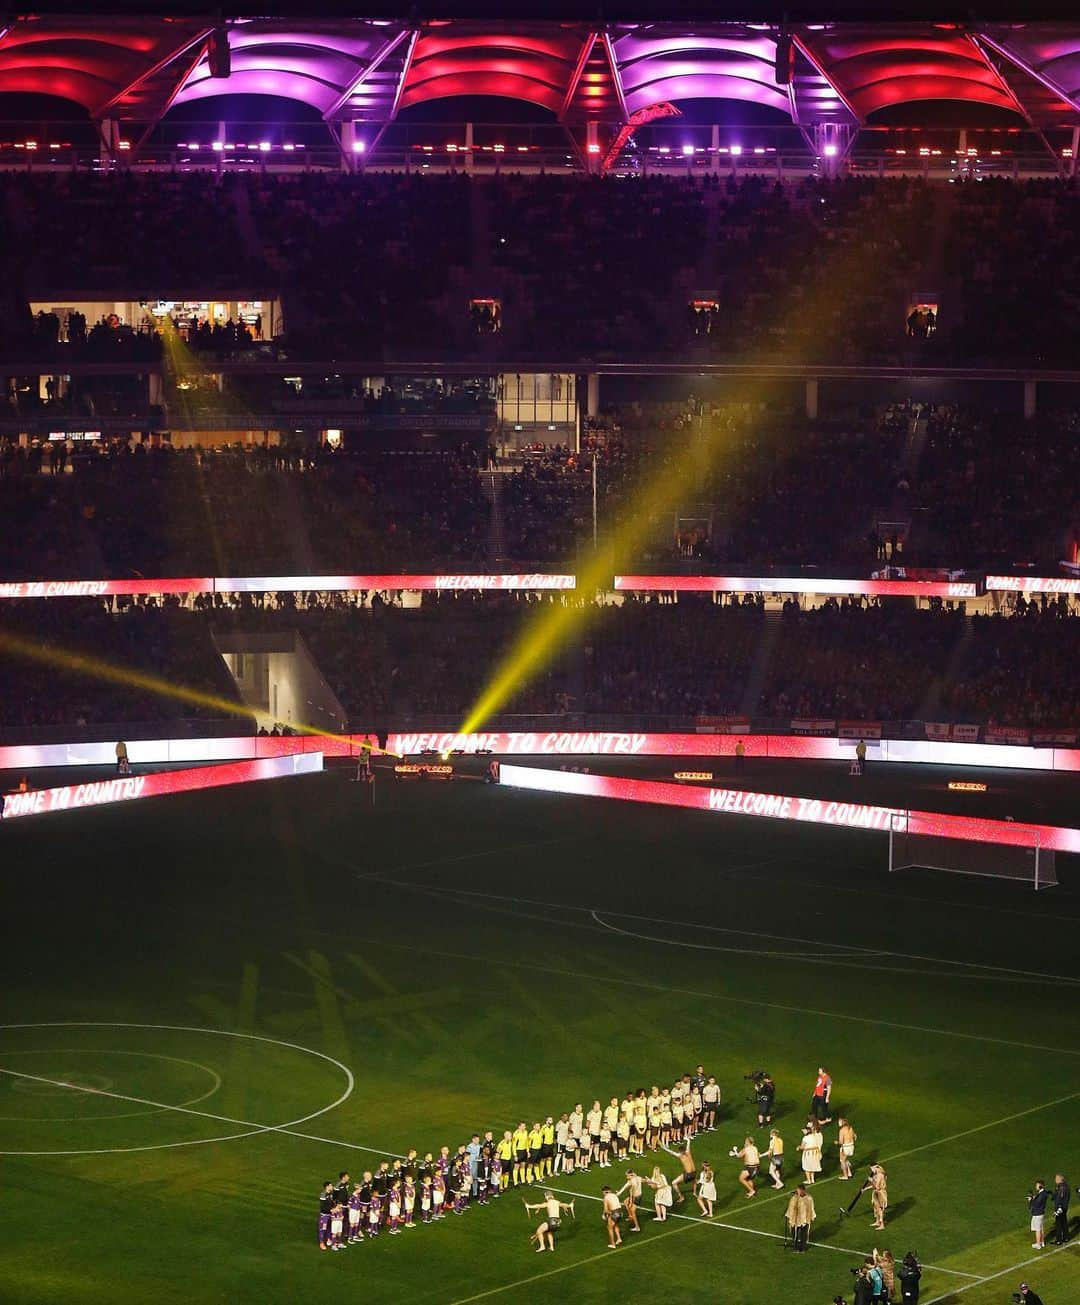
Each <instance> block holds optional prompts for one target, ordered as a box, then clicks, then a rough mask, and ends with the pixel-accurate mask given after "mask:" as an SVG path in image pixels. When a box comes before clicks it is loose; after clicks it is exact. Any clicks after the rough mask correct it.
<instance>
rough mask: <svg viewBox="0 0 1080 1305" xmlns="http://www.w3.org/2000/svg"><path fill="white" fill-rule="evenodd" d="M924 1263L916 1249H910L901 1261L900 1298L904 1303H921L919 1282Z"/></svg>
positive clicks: (915, 1304) (905, 1304)
mask: <svg viewBox="0 0 1080 1305" xmlns="http://www.w3.org/2000/svg"><path fill="white" fill-rule="evenodd" d="M921 1280H922V1265H921V1264H920V1263H919V1257H918V1256H917V1255H916V1254H915V1252H914V1251H908V1253H907V1254H906V1255H905V1256H904V1258H903V1259H902V1260H901V1261H900V1299H901V1301H903V1303H904V1305H919V1283H920V1281H921Z"/></svg>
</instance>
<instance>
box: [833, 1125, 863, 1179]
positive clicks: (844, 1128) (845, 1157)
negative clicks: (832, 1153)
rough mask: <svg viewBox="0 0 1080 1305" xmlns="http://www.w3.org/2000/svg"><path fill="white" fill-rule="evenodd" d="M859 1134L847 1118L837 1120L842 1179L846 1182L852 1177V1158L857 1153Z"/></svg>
mask: <svg viewBox="0 0 1080 1305" xmlns="http://www.w3.org/2000/svg"><path fill="white" fill-rule="evenodd" d="M858 1138H859V1135H858V1133H856V1132H855V1130H854V1129H853V1128H852V1127H851V1124H850V1123H849V1122H848V1121H847V1120H846V1119H843V1118H841V1119H839V1120H837V1129H836V1141H837V1145H838V1146H839V1147H840V1181H841V1182H842V1183H846V1182H847V1180H848V1179H849V1178H850V1177H851V1158H852V1156H853V1155H854V1154H855V1143H856V1142H857V1141H858Z"/></svg>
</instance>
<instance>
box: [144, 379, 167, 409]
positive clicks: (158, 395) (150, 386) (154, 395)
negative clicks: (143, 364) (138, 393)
mask: <svg viewBox="0 0 1080 1305" xmlns="http://www.w3.org/2000/svg"><path fill="white" fill-rule="evenodd" d="M146 381H147V387H146V396H147V402H148V403H149V404H150V406H151V407H153V406H154V405H155V404H158V403H164V402H165V387H164V385H163V383H162V378H161V373H160V372H150V373H149V374H148V375H147V378H146Z"/></svg>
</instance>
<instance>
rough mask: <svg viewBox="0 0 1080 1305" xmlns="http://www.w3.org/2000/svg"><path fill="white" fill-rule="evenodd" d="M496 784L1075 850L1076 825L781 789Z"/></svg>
mask: <svg viewBox="0 0 1080 1305" xmlns="http://www.w3.org/2000/svg"><path fill="white" fill-rule="evenodd" d="M501 782H502V784H503V785H504V786H508V787H510V788H520V789H530V790H532V791H534V792H541V793H565V794H570V795H573V796H578V797H606V798H616V799H621V800H622V801H625V802H647V803H652V804H656V805H660V806H675V807H687V808H690V809H692V810H698V811H712V812H719V813H722V814H725V815H740V816H760V817H765V818H768V819H771V820H793V821H802V822H803V823H807V824H814V825H831V826H834V827H838V828H843V829H869V830H878V831H881V832H883V833H885V832H888V831H889V830H891V829H895V830H897V831H901V832H903V833H911V834H928V835H931V836H933V837H938V838H956V839H961V840H963V841H964V842H975V843H1010V844H1014V845H1019V846H1028V845H1030V844H1031V843H1032V842H1033V841H1034V840H1035V839H1036V838H1037V839H1038V841H1039V846H1040V847H1043V848H1048V849H1052V850H1053V851H1058V852H1076V851H1080V829H1068V828H1063V827H1060V826H1055V825H1017V824H1014V823H1013V822H1012V821H1006V820H989V819H984V818H980V817H974V816H951V815H945V814H943V813H940V812H935V811H905V810H902V809H900V808H897V807H879V806H870V805H867V804H864V803H861V802H835V801H829V800H826V799H824V798H808V797H792V796H791V795H789V794H786V793H753V792H749V791H746V790H744V789H730V788H687V787H684V786H682V785H679V784H671V783H668V782H666V781H663V780H643V779H624V778H622V777H619V776H615V775H590V774H581V773H580V772H576V771H562V770H541V769H539V768H537V767H531V766H508V765H506V764H504V765H503V767H502V773H501Z"/></svg>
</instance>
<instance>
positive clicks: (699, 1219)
mask: <svg viewBox="0 0 1080 1305" xmlns="http://www.w3.org/2000/svg"><path fill="white" fill-rule="evenodd" d="M664 1149H665V1150H666V1149H667V1148H666V1147H665V1148H664ZM675 1154H677V1152H674V1151H673V1152H672V1155H675ZM533 1187H535V1188H536V1190H537V1191H546V1192H561V1193H562V1195H563V1196H580V1197H581V1198H582V1200H585V1201H601V1200H603V1197H600V1196H591V1195H590V1194H589V1193H588V1192H575V1191H573V1190H572V1189H571V1188H569V1187H552V1186H551V1184H550V1183H533ZM792 1190H794V1189H792ZM784 1195H785V1196H788V1197H790V1195H791V1193H790V1192H785V1193H784ZM639 1208H641V1207H639ZM668 1218H669V1219H688V1220H689V1221H690V1222H691V1223H704V1224H707V1225H708V1226H709V1227H710V1228H727V1229H728V1230H730V1231H731V1232H745V1233H751V1234H753V1236H755V1237H771V1238H772V1239H773V1240H774V1241H778V1242H786V1241H789V1240H790V1239H789V1238H788V1237H785V1236H784V1234H783V1233H774V1232H765V1231H763V1230H762V1229H761V1228H744V1227H742V1226H741V1225H740V1224H737V1223H724V1221H723V1220H722V1219H715V1218H714V1219H706V1218H705V1217H704V1216H703V1215H699V1214H675V1213H673V1212H669V1213H668ZM810 1246H811V1248H812V1249H814V1250H818V1251H836V1252H838V1253H839V1254H841V1255H859V1256H862V1257H863V1258H865V1257H866V1256H867V1255H869V1254H870V1252H869V1251H853V1250H852V1249H851V1248H850V1247H849V1246H834V1245H833V1244H832V1243H831V1242H810ZM923 1268H924V1269H933V1270H935V1272H937V1273H951V1274H952V1275H953V1277H956V1278H975V1279H978V1278H979V1275H978V1274H977V1273H964V1272H962V1271H961V1270H960V1269H943V1268H942V1267H941V1265H940V1264H923Z"/></svg>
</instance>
